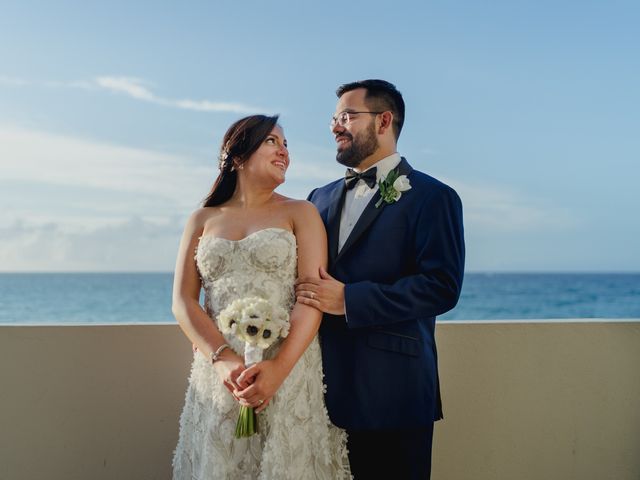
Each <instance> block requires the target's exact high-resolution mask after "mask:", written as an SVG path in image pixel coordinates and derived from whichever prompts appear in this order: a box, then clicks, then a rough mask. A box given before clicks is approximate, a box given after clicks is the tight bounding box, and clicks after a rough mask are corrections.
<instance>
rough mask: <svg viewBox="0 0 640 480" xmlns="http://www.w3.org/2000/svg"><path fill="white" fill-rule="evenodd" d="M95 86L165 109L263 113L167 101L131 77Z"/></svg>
mask: <svg viewBox="0 0 640 480" xmlns="http://www.w3.org/2000/svg"><path fill="white" fill-rule="evenodd" d="M94 81H95V84H96V85H97V86H98V87H99V88H102V89H105V90H109V91H111V92H115V93H122V94H125V95H128V96H130V97H131V98H135V99H136V100H142V101H145V102H151V103H155V104H157V105H163V106H165V107H173V108H180V109H183V110H194V111H198V112H230V113H256V112H260V111H263V109H261V108H258V107H252V106H250V105H244V104H242V103H230V102H212V101H210V100H190V99H178V100H174V99H167V98H162V97H159V96H157V95H155V94H154V93H153V92H151V90H149V88H148V87H147V86H146V82H144V81H143V80H140V79H137V78H130V77H110V76H105V77H98V78H96V79H95V80H94Z"/></svg>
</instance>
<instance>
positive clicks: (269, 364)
mask: <svg viewBox="0 0 640 480" xmlns="http://www.w3.org/2000/svg"><path fill="white" fill-rule="evenodd" d="M286 376H287V372H286V371H285V370H284V369H283V368H282V366H280V364H278V362H276V361H274V360H264V361H262V362H258V363H256V364H255V365H252V366H250V367H249V368H247V369H246V370H245V371H243V372H242V373H241V374H240V376H239V377H238V378H237V384H238V385H239V386H240V387H241V388H242V389H238V390H236V391H234V392H233V393H234V395H235V396H236V397H237V398H238V399H239V400H240V404H241V405H245V406H248V407H254V408H255V411H256V413H260V412H261V411H262V410H264V409H265V408H266V407H267V405H269V402H270V401H271V398H272V397H273V396H274V395H275V393H276V391H277V390H278V388H280V385H282V382H283V381H284V379H285V378H286Z"/></svg>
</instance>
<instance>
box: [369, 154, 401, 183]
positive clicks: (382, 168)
mask: <svg viewBox="0 0 640 480" xmlns="http://www.w3.org/2000/svg"><path fill="white" fill-rule="evenodd" d="M401 160H402V157H401V156H400V154H399V153H397V152H396V153H393V154H391V155H389V156H388V157H384V158H383V159H381V160H378V161H377V162H376V163H374V164H373V165H371V166H370V167H369V168H367V170H369V169H371V168H373V167H376V168H377V170H376V182H377V181H379V180H381V179H382V178H384V177H386V176H387V175H388V174H389V172H390V171H391V170H393V169H394V168H396V167H397V166H398V165H399V164H400V161H401ZM367 170H364V172H366V171H367Z"/></svg>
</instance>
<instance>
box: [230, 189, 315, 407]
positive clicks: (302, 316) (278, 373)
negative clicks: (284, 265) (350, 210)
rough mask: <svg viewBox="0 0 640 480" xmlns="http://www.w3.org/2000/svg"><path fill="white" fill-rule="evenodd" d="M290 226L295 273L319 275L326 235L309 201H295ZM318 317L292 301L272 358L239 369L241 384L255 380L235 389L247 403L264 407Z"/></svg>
mask: <svg viewBox="0 0 640 480" xmlns="http://www.w3.org/2000/svg"><path fill="white" fill-rule="evenodd" d="M293 228H294V234H295V236H296V242H297V244H298V276H305V277H306V276H308V277H313V278H319V271H320V267H323V268H326V265H327V235H326V232H325V229H324V225H323V223H322V219H321V218H320V215H319V214H318V211H317V210H316V208H315V207H314V206H313V204H311V203H309V202H306V201H305V202H297V204H296V206H295V208H294V214H293ZM321 320H322V313H321V312H320V311H319V310H316V309H315V308H313V307H310V306H308V305H304V304H302V303H296V304H295V306H294V307H293V310H292V311H291V317H290V321H291V327H290V330H289V335H288V336H287V338H285V339H284V341H283V342H282V345H281V347H280V350H279V352H278V354H277V355H276V357H275V358H274V359H273V360H266V361H263V362H260V363H258V364H256V365H254V366H252V367H249V368H248V369H247V370H245V371H244V372H243V373H242V375H241V376H240V377H239V379H238V383H239V384H240V385H241V386H242V387H244V386H246V385H248V383H246V384H245V382H251V381H252V380H255V381H254V383H253V385H251V386H250V387H248V388H246V389H245V390H243V391H242V392H236V393H237V394H238V396H239V397H241V398H244V399H245V400H246V401H247V404H249V405H252V406H258V405H259V407H258V408H257V409H256V411H260V410H262V409H264V407H266V405H267V404H268V401H269V400H270V399H271V397H272V396H273V395H274V394H275V392H276V391H277V389H278V388H279V387H280V385H281V384H282V382H283V381H284V379H285V378H286V377H287V375H289V372H291V369H292V368H293V367H294V366H295V364H296V362H297V361H298V359H299V358H300V357H301V356H302V354H303V353H304V351H305V350H306V349H307V347H308V346H309V344H310V343H311V340H313V337H314V336H315V334H316V333H317V331H318V328H319V327H320V321H321ZM260 400H262V401H263V403H260Z"/></svg>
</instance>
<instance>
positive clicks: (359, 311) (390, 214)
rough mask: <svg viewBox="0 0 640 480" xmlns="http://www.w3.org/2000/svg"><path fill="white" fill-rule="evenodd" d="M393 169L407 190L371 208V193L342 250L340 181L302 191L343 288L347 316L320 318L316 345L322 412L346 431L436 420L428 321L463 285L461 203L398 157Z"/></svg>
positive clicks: (435, 373)
mask: <svg viewBox="0 0 640 480" xmlns="http://www.w3.org/2000/svg"><path fill="white" fill-rule="evenodd" d="M398 168H399V169H400V174H405V175H408V178H409V181H410V183H411V190H409V191H406V192H404V193H403V194H402V197H401V198H400V199H399V200H398V201H397V202H396V203H391V204H386V203H384V202H383V203H382V205H381V206H380V207H379V208H375V206H374V205H375V203H376V202H377V201H378V200H379V198H380V194H379V192H378V193H376V194H375V195H374V197H373V199H372V200H371V202H370V203H369V204H368V205H367V207H366V209H365V211H364V212H363V214H362V216H361V217H360V219H359V220H358V222H357V223H356V225H355V227H354V229H353V232H352V233H351V235H350V236H349V238H348V239H347V241H346V243H345V245H344V247H343V248H342V250H340V253H338V233H339V227H340V214H341V210H342V206H343V204H344V197H345V191H346V189H345V186H344V180H343V179H340V180H337V181H335V182H333V183H330V184H328V185H326V186H324V187H321V188H318V189H315V190H314V191H313V192H311V194H310V195H309V200H311V201H312V202H313V203H314V204H315V205H316V207H317V209H318V211H319V212H320V216H321V217H322V220H323V221H324V224H325V227H326V229H327V236H328V242H329V273H330V274H331V275H332V276H334V277H335V278H336V279H338V280H340V281H341V282H343V283H345V284H346V286H345V307H346V318H345V316H344V315H343V316H334V315H328V314H325V315H324V317H323V320H322V324H321V326H320V344H321V347H322V361H323V369H324V374H325V383H326V385H327V392H326V395H325V400H326V405H327V409H328V411H329V416H330V418H331V420H332V422H333V423H334V424H335V425H337V426H339V427H342V428H346V429H349V430H382V429H411V428H420V427H424V426H427V425H429V424H431V423H432V422H433V421H434V420H438V419H440V418H442V407H441V401H440V390H439V381H438V367H437V353H436V344H435V338H434V329H435V317H436V315H440V314H443V313H444V312H446V311H448V310H450V309H452V308H453V307H454V306H455V304H456V303H457V301H458V297H459V295H460V289H461V287H462V277H463V270H464V237H463V227H462V204H461V202H460V198H459V197H458V195H457V194H456V192H455V191H454V190H453V189H452V188H450V187H449V186H447V185H445V184H444V183H442V182H440V181H438V180H436V179H435V178H433V177H430V176H429V175H426V174H424V173H421V172H418V171H416V170H413V169H412V168H411V166H410V165H409V164H408V163H407V161H406V160H405V159H404V158H403V159H402V161H401V163H400V164H399V166H398Z"/></svg>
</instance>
